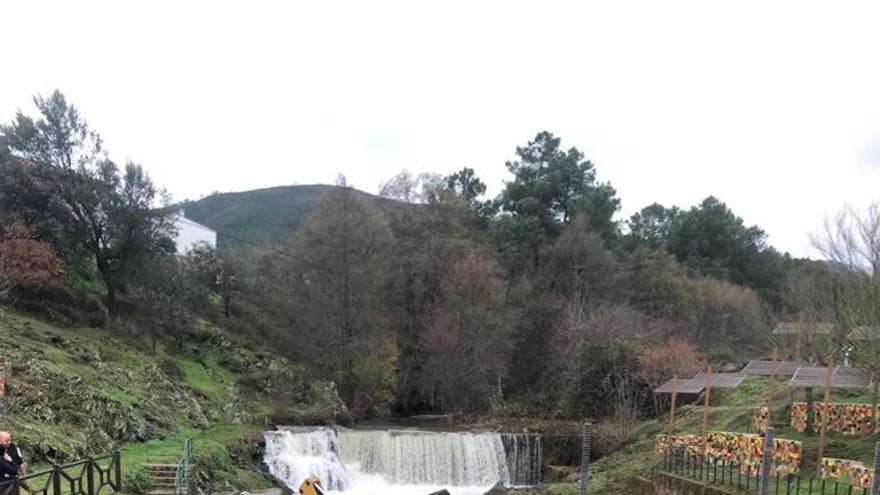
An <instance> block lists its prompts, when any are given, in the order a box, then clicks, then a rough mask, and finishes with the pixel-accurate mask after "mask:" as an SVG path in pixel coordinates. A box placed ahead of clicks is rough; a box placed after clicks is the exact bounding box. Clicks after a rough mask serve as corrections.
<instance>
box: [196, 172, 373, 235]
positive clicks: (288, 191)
mask: <svg viewBox="0 0 880 495" xmlns="http://www.w3.org/2000/svg"><path fill="white" fill-rule="evenodd" d="M340 187H341V186H335V185H329V184H296V185H285V186H272V187H266V188H260V189H252V190H248V191H237V192H222V193H214V194H211V195H209V196H205V197H204V198H200V199H198V200H186V201H183V202H181V203H180V205H179V207H180V208H182V209H183V210H184V212H185V214H186V217H187V218H189V219H192V220H195V221H196V222H199V223H201V224H204V225H206V226H208V227H210V228H212V229H214V230H216V231H217V247H218V248H229V249H248V248H251V247H254V246H261V247H267V248H275V247H279V246H282V245H284V244H286V243H288V242H290V240H291V238H292V237H293V233H294V232H296V229H297V228H298V227H299V224H300V222H301V221H302V219H303V217H305V216H306V215H308V214H309V213H310V212H311V211H312V209H313V208H314V207H315V205H316V204H317V203H318V201H320V200H321V198H323V197H324V196H325V195H326V194H328V193H330V192H332V191H334V190H337V189H338V188H340ZM352 190H353V191H354V192H355V194H356V195H357V196H358V197H361V198H365V199H367V200H369V201H379V200H380V198H379V197H378V196H375V195H373V194H370V193H367V192H364V191H360V190H358V189H352Z"/></svg>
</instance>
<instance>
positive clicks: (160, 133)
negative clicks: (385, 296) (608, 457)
mask: <svg viewBox="0 0 880 495" xmlns="http://www.w3.org/2000/svg"><path fill="white" fill-rule="evenodd" d="M878 26H880V2H878V1H876V0H873V1H865V2H849V1H826V2H808V1H803V0H797V1H791V2H783V1H772V0H759V1H742V0H738V1H735V2H731V1H727V2H716V1H708V0H698V1H693V2H678V1H670V0H664V1H656V0H649V1H645V2H628V1H619V0H615V1H604V2H584V1H573V2H567V3H564V2H549V1H541V2H532V3H524V2H522V3H521V2H513V1H500V2H478V1H475V0H471V1H465V2H455V1H449V0H444V1H437V2H432V3H428V2H421V1H412V0H410V1H401V2H376V1H352V2H333V1H320V2H293V1H285V2H281V1H278V2H261V1H240V2H217V1H210V2H196V1H190V0H187V1H182V0H178V1H170V2H160V1H155V0H150V1H146V0H144V1H140V2H122V1H107V2H97V1H95V2H81V1H70V0H67V1H59V2H44V1H35V0H21V1H9V0H0V120H2V121H9V120H10V119H11V118H12V117H13V115H14V113H15V111H16V110H17V109H22V110H24V111H26V112H33V105H32V103H31V96H32V95H34V94H36V93H44V94H47V93H49V92H51V91H52V90H53V89H55V88H58V89H61V90H62V91H63V92H64V93H65V94H66V95H67V96H68V98H69V100H70V101H72V102H73V103H74V104H75V105H77V106H78V107H79V108H80V111H81V113H82V114H83V115H84V116H85V117H86V118H87V119H88V120H89V122H90V123H91V124H92V126H93V127H94V128H96V129H98V130H99V131H100V132H101V133H102V135H103V136H104V139H105V142H106V144H107V147H108V149H109V151H110V153H111V156H112V157H113V158H115V159H117V160H119V161H124V160H127V159H131V160H133V161H136V162H139V163H141V164H143V165H144V166H145V167H146V168H147V169H148V170H149V172H150V173H151V175H152V177H153V179H154V180H155V181H156V182H157V183H158V184H160V185H162V186H164V187H165V188H167V189H168V190H169V191H170V192H171V193H172V194H173V197H174V199H185V198H198V197H200V196H203V195H206V194H209V193H210V192H212V191H238V190H247V189H253V188H259V187H266V186H273V185H282V184H308V183H316V182H318V183H332V182H333V181H334V179H335V177H336V176H337V174H339V173H342V174H345V175H346V176H347V177H348V180H349V183H351V184H352V185H354V186H355V187H358V188H360V189H363V190H366V191H370V192H376V191H377V189H378V185H379V183H380V182H382V181H384V180H386V179H387V178H388V177H390V176H392V175H394V174H395V173H397V172H399V171H400V170H402V169H404V168H407V169H409V170H411V171H413V172H416V173H418V172H422V171H434V172H439V173H444V174H445V173H449V172H452V171H455V170H458V169H460V168H462V167H464V166H470V167H473V168H475V169H476V170H477V173H478V175H479V176H480V177H481V178H482V179H483V180H484V181H485V182H486V183H487V184H489V187H490V193H492V194H493V195H494V194H496V193H497V192H498V191H499V190H500V189H501V187H502V185H503V181H504V180H508V179H509V178H510V177H509V175H508V174H507V171H506V169H505V168H504V162H505V161H506V160H509V159H511V158H513V155H514V150H515V148H516V146H517V145H522V144H525V143H526V142H527V141H528V140H529V139H530V138H532V137H534V135H535V134H536V133H537V132H538V131H540V130H542V129H547V130H550V131H552V132H554V133H556V134H557V135H558V136H560V137H561V138H562V139H563V145H564V146H566V147H568V146H576V147H578V148H579V149H581V150H582V151H584V152H585V153H586V154H587V156H588V157H589V158H590V159H591V160H592V161H593V163H595V164H596V166H597V168H598V172H599V177H600V179H601V180H603V181H610V182H611V183H612V184H613V185H614V187H616V188H617V190H618V193H619V195H620V197H621V198H622V203H623V210H622V212H621V218H624V217H628V216H629V215H630V214H631V213H632V212H634V211H636V210H638V209H640V208H642V207H643V206H646V205H648V204H650V203H652V202H655V201H656V202H660V203H662V204H665V205H667V206H669V205H673V204H675V205H679V206H683V207H687V206H691V205H693V204H695V203H697V202H699V200H701V199H702V198H704V197H705V196H707V195H710V194H711V195H716V196H718V197H719V198H721V199H722V200H723V201H725V202H727V204H728V205H729V206H731V207H732V208H733V210H734V211H735V212H736V213H737V214H739V215H741V216H742V217H743V218H744V219H745V221H746V222H747V223H749V224H757V225H759V226H761V227H762V228H764V229H765V230H766V231H767V233H768V234H769V236H770V242H771V243H772V244H773V245H775V246H777V247H778V248H780V249H782V250H786V251H790V252H792V253H793V254H796V255H806V254H811V251H810V249H809V246H808V239H807V235H808V233H809V232H811V231H814V230H815V229H816V228H817V226H818V224H819V223H820V222H821V219H822V217H823V215H824V214H825V213H826V212H830V211H834V210H836V209H838V208H839V207H841V206H842V205H843V204H844V202H846V201H849V202H851V203H854V204H856V205H858V204H865V203H867V202H869V201H871V200H874V199H880V28H878Z"/></svg>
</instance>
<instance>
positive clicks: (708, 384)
mask: <svg viewBox="0 0 880 495" xmlns="http://www.w3.org/2000/svg"><path fill="white" fill-rule="evenodd" d="M711 393H712V366H706V400H705V402H703V430H702V437H701V438H702V441H703V455H704V456H705V455H706V441H707V437H706V428H708V426H709V396H710V394H711Z"/></svg>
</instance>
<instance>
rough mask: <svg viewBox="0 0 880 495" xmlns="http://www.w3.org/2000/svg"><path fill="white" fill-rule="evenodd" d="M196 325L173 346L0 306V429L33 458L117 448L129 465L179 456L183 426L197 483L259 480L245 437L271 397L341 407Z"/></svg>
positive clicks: (304, 418)
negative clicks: (0, 367)
mask: <svg viewBox="0 0 880 495" xmlns="http://www.w3.org/2000/svg"><path fill="white" fill-rule="evenodd" d="M202 327H203V328H201V329H200V330H199V332H198V333H197V334H193V335H190V336H189V340H188V344H186V345H185V346H184V348H182V349H177V348H175V347H171V348H163V347H162V346H161V345H160V346H159V347H158V348H157V349H152V348H150V346H148V345H146V344H144V343H143V341H142V339H141V338H140V337H139V336H137V335H130V334H128V333H127V332H130V331H131V330H127V329H126V327H125V326H117V327H113V326H110V327H108V328H106V329H95V328H86V327H82V328H70V327H60V326H55V325H52V324H49V323H46V322H44V321H41V320H37V319H34V318H31V317H28V316H23V315H19V314H14V313H10V312H8V311H7V312H0V355H2V356H3V357H4V358H5V359H6V363H7V394H6V396H5V397H3V398H2V399H0V429H4V430H9V431H11V432H12V433H13V436H14V438H15V440H16V442H17V443H18V444H19V445H20V446H21V447H22V449H23V450H24V452H25V453H26V456H27V457H28V460H29V461H30V462H31V463H32V464H34V465H35V466H37V467H39V466H41V465H46V464H48V463H49V462H52V461H57V462H67V461H71V460H74V459H78V458H82V457H83V456H85V455H96V454H101V453H105V452H109V451H111V450H114V449H116V448H121V449H122V452H123V468H124V472H125V475H126V476H129V477H130V476H132V475H134V474H136V473H137V471H138V470H139V467H140V464H142V463H143V462H146V461H147V460H149V459H153V460H156V459H160V458H166V459H169V458H171V459H173V458H174V457H176V456H178V455H179V454H180V452H181V448H182V446H183V441H184V439H185V438H187V437H192V438H193V439H194V441H195V444H194V448H195V455H196V460H197V464H199V465H200V466H202V469H201V470H200V473H201V474H200V477H201V478H200V479H201V481H202V483H203V486H204V487H206V488H210V487H212V486H224V487H230V486H234V487H237V488H242V489H253V488H256V487H260V486H261V485H263V484H265V481H264V480H262V478H261V476H260V474H259V472H258V467H259V466H258V464H259V458H258V457H259V456H258V455H257V456H256V459H255V453H254V449H255V448H256V446H257V444H258V442H259V440H260V438H261V432H262V430H263V429H264V425H265V424H266V422H267V421H268V420H269V418H270V416H272V415H274V414H275V413H276V411H277V410H278V409H279V408H280V409H282V410H283V413H284V414H285V416H286V417H288V418H292V420H293V421H300V422H321V421H328V420H331V419H332V418H335V417H336V416H337V415H338V414H339V412H340V411H341V410H344V407H343V406H341V401H339V398H338V396H336V395H335V392H334V391H333V390H332V388H330V387H329V386H328V385H326V384H322V383H315V382H310V381H308V380H307V379H306V378H305V377H304V376H303V374H302V372H301V370H300V369H299V368H298V367H297V366H296V365H295V364H293V363H290V362H288V361H287V360H285V359H283V358H279V357H276V356H272V355H271V354H269V353H262V352H259V351H256V350H253V349H248V348H246V347H244V346H242V345H239V344H237V343H235V342H233V341H231V340H230V339H229V338H227V337H226V336H225V335H224V333H223V332H222V331H221V330H219V329H217V328H211V327H209V326H207V325H206V324H203V325H202Z"/></svg>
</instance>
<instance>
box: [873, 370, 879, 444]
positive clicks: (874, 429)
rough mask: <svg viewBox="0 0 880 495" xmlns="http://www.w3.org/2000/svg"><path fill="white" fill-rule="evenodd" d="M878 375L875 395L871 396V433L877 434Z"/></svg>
mask: <svg viewBox="0 0 880 495" xmlns="http://www.w3.org/2000/svg"><path fill="white" fill-rule="evenodd" d="M877 378H878V377H877V373H874V393H873V394H871V433H873V434H874V435H876V434H877V392H878V387H880V383H878V382H877Z"/></svg>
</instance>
